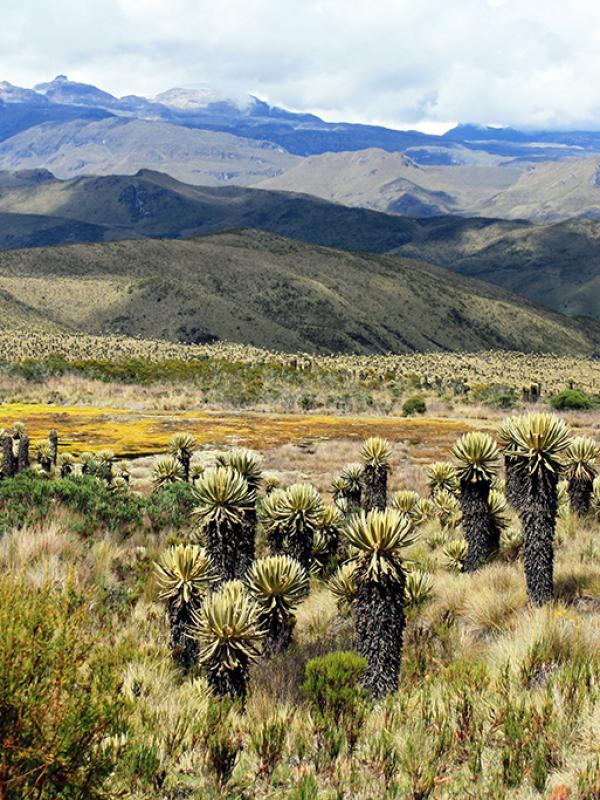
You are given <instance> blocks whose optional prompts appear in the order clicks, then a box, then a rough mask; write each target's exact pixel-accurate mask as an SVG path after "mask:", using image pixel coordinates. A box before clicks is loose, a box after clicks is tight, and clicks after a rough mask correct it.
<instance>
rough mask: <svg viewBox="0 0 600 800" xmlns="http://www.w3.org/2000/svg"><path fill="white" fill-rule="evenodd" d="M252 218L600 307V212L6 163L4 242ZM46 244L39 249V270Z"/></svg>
mask: <svg viewBox="0 0 600 800" xmlns="http://www.w3.org/2000/svg"><path fill="white" fill-rule="evenodd" d="M248 228H252V229H255V230H262V231H265V232H268V233H272V234H277V235H279V236H284V237H288V238H291V239H295V240H297V241H301V242H306V243H310V244H314V245H321V246H325V247H331V248H338V249H339V248H343V249H345V250H351V251H361V252H369V253H389V254H396V255H399V256H402V257H407V258H411V259H414V260H417V261H419V262H426V263H429V264H433V265H436V266H441V267H445V268H446V269H450V270H453V271H455V272H458V273H461V274H463V275H466V276H470V277H476V278H478V279H480V280H485V281H487V282H489V283H492V284H496V285H498V286H500V287H502V288H504V289H506V290H509V291H511V292H515V293H518V294H521V295H523V296H524V297H526V298H528V299H529V300H532V301H534V302H536V303H541V304H544V305H546V306H548V307H549V308H552V309H554V310H556V311H560V312H562V313H566V314H570V315H572V316H579V315H585V316H589V317H595V318H596V319H600V221H594V220H586V219H579V220H571V221H567V222H557V223H552V224H544V225H541V224H532V223H529V222H524V221H507V220H493V219H481V218H462V217H456V216H444V217H435V216H434V217H429V218H423V219H414V218H410V217H402V216H397V215H393V214H384V213H381V212H376V211H371V210H368V209H364V208H356V207H349V206H345V205H341V204H338V203H331V202H328V201H325V200H322V199H318V198H316V197H312V196H310V195H301V194H293V193H289V192H281V191H273V190H269V191H267V190H261V189H252V188H243V187H236V186H227V187H198V186H190V185H187V184H183V183H180V182H178V181H176V180H174V179H173V178H171V177H169V176H168V175H164V174H160V173H155V172H149V171H141V172H140V173H138V174H137V175H135V176H124V175H120V176H119V175H112V176H107V177H88V178H84V177H82V178H75V179H72V180H69V181H60V180H57V179H56V178H54V177H53V176H52V175H51V174H50V173H48V172H45V171H42V170H34V171H29V172H17V173H0V249H17V248H32V247H33V248H40V247H41V248H43V247H47V246H51V245H59V244H68V243H78V242H79V243H86V242H87V243H94V242H106V241H114V240H123V239H142V238H159V237H162V238H174V239H181V238H189V237H193V236H199V235H206V234H213V233H216V232H219V231H227V230H231V229H248ZM49 252H50V251H48V250H45V251H43V252H37V253H36V252H35V251H34V252H33V253H32V256H31V257H32V258H33V259H34V260H37V261H38V262H39V264H40V269H41V270H43V269H44V262H45V260H46V259H47V258H48V257H49V256H48V254H49ZM169 269H170V265H169V264H168V263H167V262H166V263H165V271H166V272H168V270H169Z"/></svg>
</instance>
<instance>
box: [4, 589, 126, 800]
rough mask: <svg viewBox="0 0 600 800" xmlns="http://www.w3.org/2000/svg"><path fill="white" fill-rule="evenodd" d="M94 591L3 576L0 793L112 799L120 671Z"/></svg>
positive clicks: (120, 717)
mask: <svg viewBox="0 0 600 800" xmlns="http://www.w3.org/2000/svg"><path fill="white" fill-rule="evenodd" d="M89 599H90V598H87V597H84V596H81V595H76V594H75V593H74V592H73V591H70V590H68V589H62V588H61V589H56V588H54V587H52V586H50V585H49V584H46V585H42V586H41V588H39V589H34V588H33V586H32V585H31V584H29V583H26V582H25V580H23V579H20V578H11V577H9V576H3V577H1V578H0V630H2V647H1V648H0V742H1V743H2V752H1V753H0V796H2V797H3V798H6V800H22V798H25V797H36V798H40V800H55V799H56V800H58V799H59V798H60V800H81V798H84V797H85V798H86V800H96V799H97V798H108V797H110V796H111V793H110V792H109V791H108V789H107V786H106V784H107V780H108V778H109V776H110V775H111V773H112V772H113V770H114V767H115V760H116V756H115V755H114V754H113V753H112V751H111V748H109V747H104V746H103V743H104V742H105V741H106V739H107V737H110V736H117V735H120V734H121V733H123V732H124V712H125V708H124V704H123V700H122V699H120V697H121V695H120V691H119V683H120V670H119V669H118V668H117V666H116V664H114V663H113V662H112V660H111V659H112V658H113V652H114V651H113V649H112V648H110V647H106V646H101V645H100V644H99V642H98V638H97V632H96V631H95V620H94V615H93V614H90V613H89Z"/></svg>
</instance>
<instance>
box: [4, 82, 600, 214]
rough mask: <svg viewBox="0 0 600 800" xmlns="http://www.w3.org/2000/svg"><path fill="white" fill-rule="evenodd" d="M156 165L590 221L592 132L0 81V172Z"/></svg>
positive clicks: (388, 200)
mask: <svg viewBox="0 0 600 800" xmlns="http://www.w3.org/2000/svg"><path fill="white" fill-rule="evenodd" d="M40 168H43V169H48V170H51V171H52V172H53V173H54V174H55V175H56V176H58V177H60V178H72V177H76V176H83V175H86V176H87V175H113V174H131V175H133V174H136V173H137V172H138V171H139V170H140V169H151V170H157V171H160V172H165V173H167V174H169V175H171V176H173V177H175V178H177V179H178V180H181V181H184V182H186V183H192V184H196V185H199V186H229V185H236V186H261V187H264V188H266V189H283V190H286V191H293V192H303V193H309V194H313V195H316V196H318V197H322V198H324V199H327V200H332V201H334V202H341V203H344V204H346V205H353V206H362V207H366V208H370V209H372V210H376V211H385V212H387V213H392V214H400V215H404V216H412V217H424V216H439V215H445V214H453V215H461V216H486V217H494V218H505V219H534V220H540V221H548V220H561V219H568V218H570V217H573V216H587V217H591V218H600V180H599V178H598V174H599V172H600V133H594V132H591V133H586V132H576V133H548V132H538V133H523V132H520V131H515V130H512V129H509V128H486V127H479V126H474V125H459V126H457V127H456V128H454V129H453V130H451V131H448V133H446V134H445V135H443V136H431V135H427V134H424V133H420V132H418V131H397V130H391V129H388V128H383V127H378V126H373V125H356V124H349V123H343V122H341V123H328V122H324V121H323V120H321V119H319V117H317V116H315V115H313V114H299V113H294V112H290V111H286V110H285V109H281V108H277V107H273V106H269V105H268V104H267V103H265V102H263V101H261V100H259V99H257V98H256V97H252V96H250V95H246V96H241V97H238V98H234V99H230V98H227V97H221V96H219V95H218V94H217V93H215V92H214V91H212V90H211V89H209V88H206V87H201V88H196V89H194V88H192V89H190V88H174V89H170V90H168V91H166V92H162V93H161V94H159V95H157V96H156V97H153V98H145V97H138V96H133V95H132V96H127V97H122V98H117V97H114V96H113V95H111V94H109V93H108V92H105V91H103V90H101V89H98V88H97V87H95V86H91V85H88V84H83V83H77V82H75V81H70V80H68V79H67V78H66V77H65V76H58V77H57V78H55V79H54V80H53V81H50V82H48V83H42V84H39V85H38V86H36V87H35V88H34V89H25V88H20V87H17V86H13V85H12V84H10V83H7V82H4V83H0V170H23V169H40Z"/></svg>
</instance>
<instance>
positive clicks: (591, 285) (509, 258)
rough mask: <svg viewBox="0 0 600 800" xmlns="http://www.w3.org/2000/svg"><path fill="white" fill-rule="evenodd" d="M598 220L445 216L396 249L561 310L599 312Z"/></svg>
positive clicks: (573, 312)
mask: <svg viewBox="0 0 600 800" xmlns="http://www.w3.org/2000/svg"><path fill="white" fill-rule="evenodd" d="M599 242H600V223H599V222H596V221H593V220H582V219H580V220H571V221H568V222H560V223H554V224H550V225H530V224H527V223H520V224H519V223H513V222H503V221H497V220H485V221H484V220H481V222H480V223H479V224H477V221H476V220H465V221H464V222H462V223H460V222H457V221H456V222H455V221H452V220H447V221H446V223H445V224H441V223H440V224H438V225H436V226H434V227H433V228H432V229H431V230H430V231H427V230H426V231H424V232H423V235H422V236H421V237H420V238H415V239H414V240H413V241H412V242H408V243H407V244H405V245H403V246H401V247H399V248H397V249H396V250H395V252H397V253H398V254H400V255H404V256H408V257H412V258H420V259H422V260H423V261H427V262H430V263H432V264H438V265H440V266H446V267H447V268H449V269H452V270H455V271H457V272H460V273H461V274H463V275H467V276H470V277H474V278H479V279H480V280H483V281H489V282H490V283H494V284H496V285H498V286H501V287H502V288H504V289H507V290H508V291H511V292H516V293H517V294H520V295H523V296H524V297H528V298H529V299H530V300H533V301H534V302H536V303H542V304H543V305H545V306H548V307H550V308H554V309H556V310H557V311H560V312H561V313H563V314H569V315H572V316H576V315H585V316H590V317H595V318H596V319H597V318H599V317H600V251H599V249H598V244H599Z"/></svg>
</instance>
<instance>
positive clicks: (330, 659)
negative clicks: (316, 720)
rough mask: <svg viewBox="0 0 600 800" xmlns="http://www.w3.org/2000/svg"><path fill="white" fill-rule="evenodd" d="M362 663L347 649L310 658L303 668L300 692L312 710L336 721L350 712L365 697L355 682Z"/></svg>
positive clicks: (364, 661) (361, 660)
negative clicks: (302, 681) (346, 650)
mask: <svg viewBox="0 0 600 800" xmlns="http://www.w3.org/2000/svg"><path fill="white" fill-rule="evenodd" d="M366 666H367V662H366V659H364V658H362V657H361V656H359V655H357V654H356V653H351V652H339V653H328V654H327V655H325V656H320V657H319V658H313V659H311V660H310V661H309V662H308V663H307V664H306V667H305V670H304V683H303V684H302V693H303V694H304V696H305V697H306V698H307V700H308V701H309V703H310V704H311V706H312V709H313V711H314V713H316V714H318V715H323V716H330V717H331V718H332V719H333V721H334V722H335V723H336V724H338V723H339V722H340V721H341V719H342V717H344V716H347V715H349V714H350V715H351V714H352V713H354V712H355V711H356V708H357V706H358V705H359V704H360V703H361V701H362V700H363V699H364V698H365V696H366V695H365V692H364V690H363V689H362V688H361V687H360V686H359V684H358V682H359V680H360V677H361V675H362V674H363V672H364V671H365V669H366Z"/></svg>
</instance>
